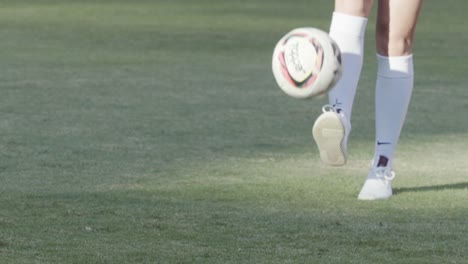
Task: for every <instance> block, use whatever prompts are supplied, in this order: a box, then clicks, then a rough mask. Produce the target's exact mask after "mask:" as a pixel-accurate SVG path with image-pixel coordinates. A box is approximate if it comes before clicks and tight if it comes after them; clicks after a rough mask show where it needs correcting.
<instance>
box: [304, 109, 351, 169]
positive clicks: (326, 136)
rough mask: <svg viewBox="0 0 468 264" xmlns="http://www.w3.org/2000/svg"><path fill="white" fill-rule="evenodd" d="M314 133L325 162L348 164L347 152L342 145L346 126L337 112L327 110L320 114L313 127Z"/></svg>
mask: <svg viewBox="0 0 468 264" xmlns="http://www.w3.org/2000/svg"><path fill="white" fill-rule="evenodd" d="M312 135H313V137H314V139H315V142H316V144H317V147H318V149H319V152H320V159H321V160H322V162H323V163H325V164H327V165H331V166H343V165H345V164H346V154H345V152H344V151H343V149H342V147H341V146H342V142H343V139H344V137H345V128H344V126H343V124H342V123H341V120H340V117H339V116H338V115H337V114H336V113H334V112H326V113H323V114H322V115H320V116H319V117H318V118H317V121H315V124H314V126H313V127H312Z"/></svg>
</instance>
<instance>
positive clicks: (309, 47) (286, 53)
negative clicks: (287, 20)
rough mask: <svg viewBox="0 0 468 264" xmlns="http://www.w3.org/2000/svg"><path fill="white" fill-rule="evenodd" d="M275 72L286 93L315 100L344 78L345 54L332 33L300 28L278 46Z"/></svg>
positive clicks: (274, 66) (281, 40) (273, 63)
mask: <svg viewBox="0 0 468 264" xmlns="http://www.w3.org/2000/svg"><path fill="white" fill-rule="evenodd" d="M272 69H273V75H274V76H275V79H276V82H277V83H278V85H279V87H280V88H281V89H282V90H283V91H284V92H285V93H286V94H288V95H290V96H292V97H295V98H312V97H316V96H319V95H323V94H325V93H327V92H328V91H329V90H330V89H331V88H332V87H333V86H334V84H335V83H336V82H337V81H338V79H339V78H340V77H341V70H342V66H341V52H340V49H339V48H338V46H337V45H336V43H335V41H333V39H331V37H330V36H329V35H328V33H326V32H324V31H322V30H320V29H317V28H296V29H294V30H292V31H290V32H289V33H287V34H286V35H285V36H284V37H283V38H281V39H280V41H279V42H278V44H276V47H275V50H274V52H273V62H272Z"/></svg>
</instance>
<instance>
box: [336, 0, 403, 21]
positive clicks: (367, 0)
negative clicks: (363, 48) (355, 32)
mask: <svg viewBox="0 0 468 264" xmlns="http://www.w3.org/2000/svg"><path fill="white" fill-rule="evenodd" d="M411 1H412V0H411ZM373 3H374V0H335V12H338V13H342V14H347V15H352V16H360V17H368V16H369V13H370V12H371V9H372V4H373Z"/></svg>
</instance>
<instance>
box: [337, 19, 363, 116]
mask: <svg viewBox="0 0 468 264" xmlns="http://www.w3.org/2000/svg"><path fill="white" fill-rule="evenodd" d="M366 25H367V18H365V17H358V16H351V15H346V14H342V13H337V12H335V13H333V17H332V21H331V26H330V36H331V37H332V39H333V40H335V42H336V44H337V45H338V47H339V48H340V50H341V60H342V63H343V75H342V76H341V79H340V80H339V81H338V83H337V84H336V85H335V87H334V88H333V89H332V90H331V91H330V92H329V94H328V100H329V103H330V104H331V105H333V106H335V108H337V109H340V110H342V111H344V112H345V113H346V116H347V117H348V119H350V118H351V111H352V108H353V102H354V96H355V94H356V88H357V85H358V82H359V77H360V75H361V69H362V62H363V58H364V54H363V53H364V33H365V31H366Z"/></svg>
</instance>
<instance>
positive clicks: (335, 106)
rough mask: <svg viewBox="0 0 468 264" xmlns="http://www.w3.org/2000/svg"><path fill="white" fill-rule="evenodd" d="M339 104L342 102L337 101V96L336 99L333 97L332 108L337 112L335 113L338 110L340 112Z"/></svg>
mask: <svg viewBox="0 0 468 264" xmlns="http://www.w3.org/2000/svg"><path fill="white" fill-rule="evenodd" d="M340 105H342V103H340V102H339V101H338V98H336V99H335V103H334V104H333V108H335V109H336V112H337V113H340V112H341V108H340Z"/></svg>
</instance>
